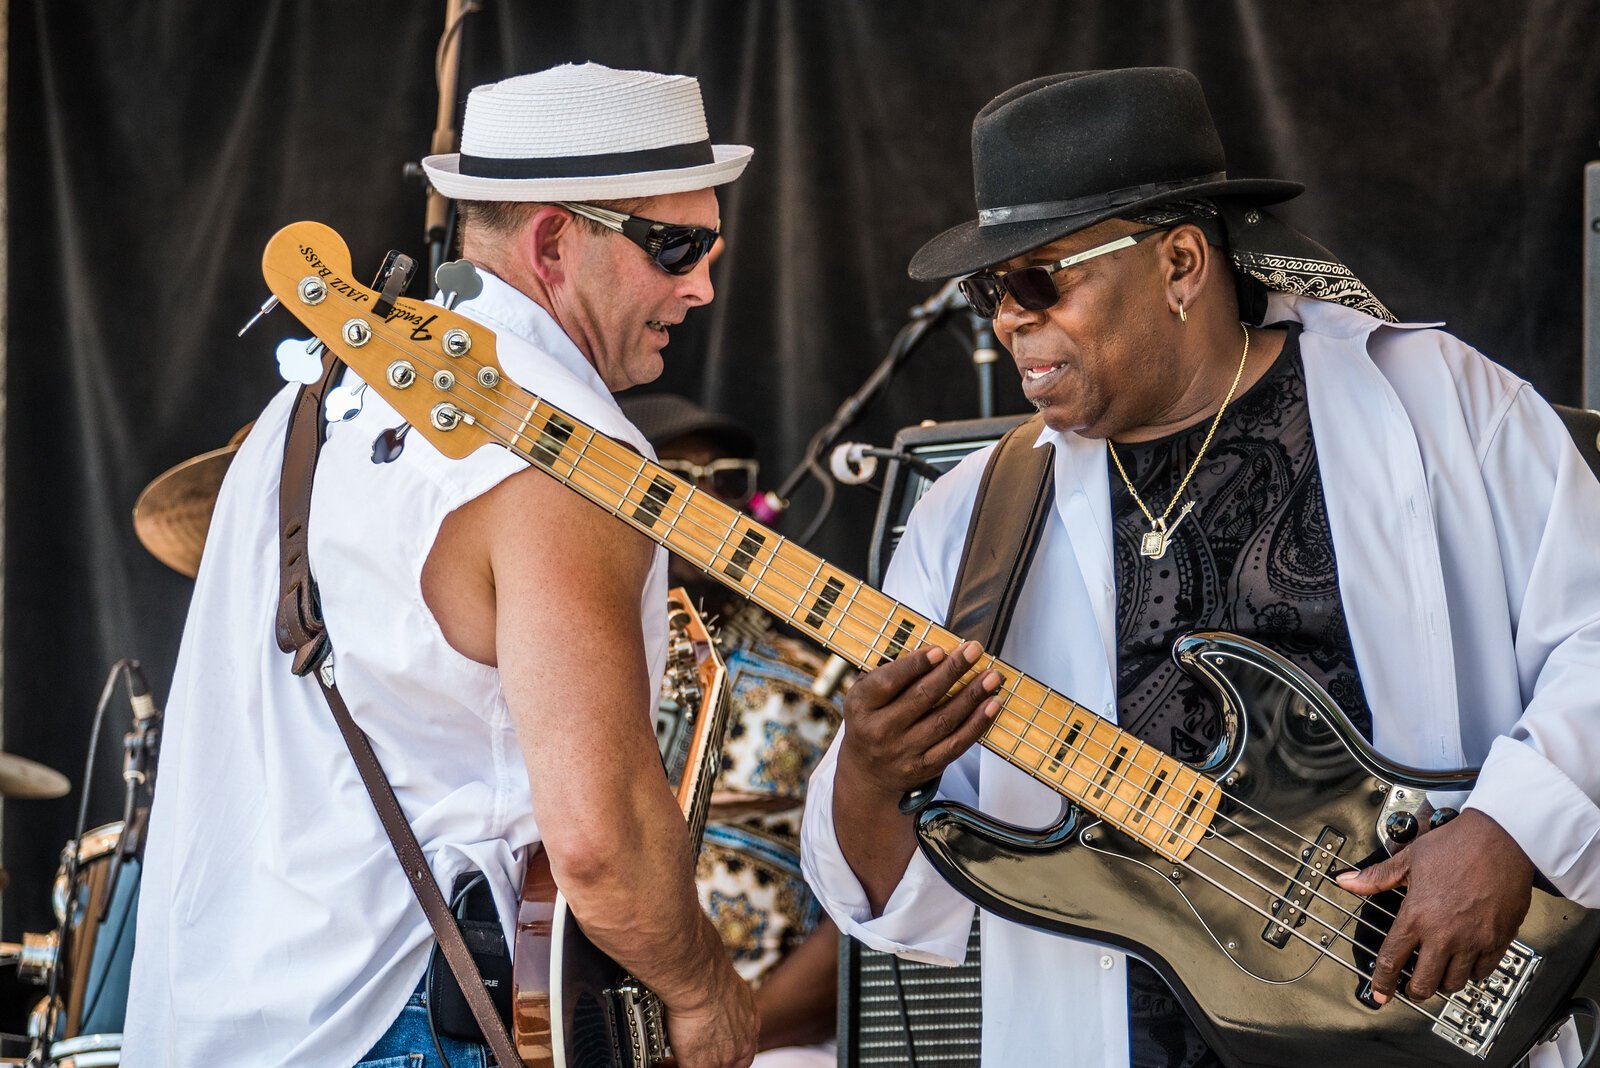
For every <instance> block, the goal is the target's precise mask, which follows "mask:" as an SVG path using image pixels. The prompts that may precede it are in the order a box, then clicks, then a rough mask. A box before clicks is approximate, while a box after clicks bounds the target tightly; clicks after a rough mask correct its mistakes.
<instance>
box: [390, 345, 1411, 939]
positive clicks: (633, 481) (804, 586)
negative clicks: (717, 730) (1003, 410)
mask: <svg viewBox="0 0 1600 1068" xmlns="http://www.w3.org/2000/svg"><path fill="white" fill-rule="evenodd" d="M376 336H378V337H379V338H380V339H381V340H382V341H383V342H384V343H385V344H387V345H389V346H390V347H391V348H396V349H399V350H401V351H407V352H409V351H410V350H408V349H405V348H404V347H403V346H399V345H396V344H395V343H394V342H392V341H391V340H390V339H389V338H388V337H386V336H384V335H382V334H378V335H376ZM413 355H416V354H413ZM417 358H418V359H419V361H420V362H422V363H423V364H424V365H425V366H427V367H428V368H429V370H434V371H437V370H439V369H440V368H439V367H438V366H437V365H434V364H431V363H429V362H428V361H426V360H423V359H421V357H420V356H418V357H417ZM462 362H464V363H467V364H469V365H471V366H474V367H478V368H480V369H481V368H482V367H483V365H482V364H481V363H479V362H478V361H475V360H471V361H462ZM472 380H473V381H476V378H475V376H474V377H473V378H472ZM467 389H468V391H469V392H471V393H473V394H475V395H477V396H479V397H482V398H484V399H486V400H489V399H492V398H493V397H494V395H492V394H490V395H485V394H483V393H481V392H480V391H478V390H477V389H475V388H472V387H471V386H468V387H467ZM530 396H531V395H530ZM533 400H534V405H533V407H534V408H536V407H537V405H538V404H539V403H541V402H540V401H539V399H538V398H537V397H534V398H533ZM497 406H498V407H500V408H501V409H502V410H503V411H513V409H509V408H507V407H506V406H504V405H499V404H497ZM530 410H531V409H530ZM495 422H499V421H498V420H495ZM501 425H502V426H503V425H504V424H503V423H502V424H501ZM524 425H525V423H524ZM585 429H586V430H589V428H587V427H586V428H585ZM590 433H591V441H592V435H593V432H592V431H590ZM520 436H521V434H520V432H518V433H515V434H513V439H515V438H517V437H520ZM502 444H505V443H504V442H502ZM587 445H588V443H585V445H584V446H583V451H584V452H585V454H586V453H587ZM513 451H515V450H514V449H513ZM530 451H531V449H530ZM547 451H548V450H547ZM556 455H558V454H556ZM594 466H596V467H599V466H602V465H601V462H600V460H599V459H598V458H596V459H595V461H594ZM639 466H640V469H639V471H637V472H634V473H633V474H631V475H630V476H628V481H629V486H628V489H636V488H637V480H638V478H639V476H640V475H642V474H644V473H645V472H646V471H647V470H648V469H649V468H648V465H647V464H646V463H644V462H643V461H642V459H641V462H640V465H639ZM578 473H579V472H578V471H577V470H574V472H573V475H574V477H575V476H576V475H577V474H578ZM608 473H610V474H614V472H608ZM596 481H598V480H596ZM653 488H654V487H653V485H652V487H651V489H647V490H645V491H644V492H643V494H642V496H643V497H644V498H646V499H650V500H652V501H653V502H654V503H657V504H659V505H661V506H662V507H663V508H664V507H665V505H666V504H668V503H670V497H669V498H660V497H655V496H653V495H652V493H651V490H653ZM626 496H627V493H626V491H625V492H624V493H623V495H622V500H623V502H625V501H626ZM687 496H688V497H689V499H687V500H686V501H685V504H684V505H683V506H682V507H680V510H679V516H678V517H677V518H676V519H674V520H673V528H674V530H677V529H678V524H679V523H680V522H681V520H682V519H683V517H684V516H685V515H686V514H687V512H688V505H689V504H691V503H693V504H694V505H696V507H697V509H699V510H701V511H704V510H705V508H704V502H703V501H700V500H697V499H694V496H695V495H693V494H692V493H690V494H687ZM729 514H730V515H735V516H736V515H737V513H734V512H733V511H732V510H731V509H729ZM695 525H696V526H699V527H700V528H701V529H702V530H705V531H706V532H707V533H708V534H714V533H715V531H714V530H711V529H708V528H706V527H705V526H704V524H700V523H696V524H695ZM685 534H687V532H685ZM726 540H727V535H724V537H723V539H722V541H723V543H724V545H725V543H726ZM694 544H695V545H696V546H697V547H698V548H700V549H702V550H704V549H705V548H707V546H706V545H705V544H704V543H702V542H699V541H698V540H695V541H694ZM719 556H720V549H719V550H717V551H714V552H713V553H712V560H713V561H715V560H716V559H717V558H718V557H719ZM780 559H781V558H779V557H778V556H777V554H776V551H775V552H774V556H773V559H772V560H769V564H771V563H773V562H778V561H780ZM822 563H823V562H822V561H820V560H819V569H818V570H819V571H820V567H821V565H822ZM702 569H703V570H705V571H706V572H707V573H708V574H709V573H710V570H711V569H710V567H709V566H705V565H702ZM815 577H816V576H815V575H812V576H809V577H808V578H807V579H806V581H805V582H804V583H801V582H800V581H799V580H797V579H792V580H791V581H793V582H794V584H795V585H796V586H797V587H799V588H801V590H802V593H806V592H809V587H810V584H811V583H812V582H814V581H815ZM862 585H863V584H859V583H858V585H857V589H856V591H852V600H853V599H854V595H855V593H857V592H859V589H860V588H861V586H862ZM869 588H870V587H869ZM774 592H776V591H774ZM801 607H803V601H797V603H796V608H795V611H794V613H785V614H786V615H787V616H788V618H789V619H790V620H791V622H793V621H794V615H795V614H798V612H799V610H800V608H801ZM892 615H893V613H891V615H890V616H889V617H886V618H885V620H884V625H885V627H886V625H887V622H888V619H889V618H892ZM844 618H845V619H849V618H854V617H852V616H850V615H849V614H848V612H847V613H846V615H845V617H844ZM842 622H843V620H841V623H842ZM864 622H866V623H867V625H869V626H870V621H864ZM840 628H841V624H835V625H834V632H835V634H837V633H838V631H839V630H840ZM883 629H884V627H880V628H879V634H880V635H881V632H882V630H883ZM852 637H854V636H852ZM856 640H861V639H859V638H857V639H856ZM875 644H876V642H875V641H873V642H863V645H864V646H866V648H867V651H868V652H871V651H872V649H873V647H874V646H875ZM996 665H999V666H1001V667H1005V666H1006V665H1004V664H1003V663H1001V662H1000V661H998V659H995V658H991V659H990V662H989V663H988V664H984V665H975V666H974V668H973V669H972V672H971V674H972V675H973V676H974V677H976V676H978V675H979V674H981V673H982V672H986V671H987V670H990V669H991V668H992V667H994V666H996ZM1016 674H1019V673H1014V675H1016ZM959 688H960V687H957V689H956V690H953V691H952V692H958V691H959ZM1012 691H1013V692H1012V695H1011V696H1012V697H1013V698H1020V695H1019V694H1018V693H1017V692H1016V687H1013V688H1012ZM1004 703H1009V702H1004ZM1019 703H1021V704H1023V705H1024V706H1026V707H1031V708H1032V709H1033V710H1034V712H1035V715H1034V716H1033V717H1032V718H1030V722H1029V725H1030V726H1032V725H1034V724H1036V723H1037V718H1038V717H1037V714H1038V713H1039V712H1044V711H1046V708H1045V706H1044V705H1041V704H1039V703H1036V702H1030V701H1028V700H1027V699H1026V698H1020V702H1019ZM1078 707H1081V706H1078ZM1013 711H1015V710H1014V709H1013ZM1085 711H1087V710H1085ZM1090 714H1091V715H1092V714H1093V713H1090ZM1048 718H1049V719H1050V720H1053V721H1054V722H1055V724H1056V726H1058V727H1061V726H1065V721H1063V720H1060V719H1059V718H1057V717H1055V716H1054V715H1053V714H1051V715H1050V716H1049V717H1048ZM1106 722H1109V721H1106ZM1006 732H1007V733H1009V734H1012V735H1015V731H1012V730H1010V729H1009V728H1006ZM1088 740H1093V739H1092V734H1091V738H1090V739H1086V741H1088ZM1102 744H1104V743H1102ZM1030 746H1031V743H1030ZM1031 747H1032V748H1035V749H1037V748H1038V747H1037V746H1031ZM1013 752H1014V748H1013ZM1106 752H1107V754H1108V755H1109V753H1110V748H1109V745H1108V746H1107V749H1106ZM1091 759H1092V758H1091ZM1094 762H1095V763H1097V764H1098V765H1099V766H1100V767H1101V768H1103V769H1104V768H1105V765H1104V763H1103V762H1101V761H1094ZM1136 765H1137V762H1136V761H1135V766H1136ZM1105 770H1108V771H1109V770H1110V769H1105ZM1113 774H1114V775H1115V773H1113ZM1115 777H1116V778H1117V779H1118V781H1119V782H1121V783H1124V784H1127V785H1130V786H1131V785H1132V783H1131V780H1130V779H1129V778H1128V777H1127V776H1126V775H1115ZM1085 779H1086V781H1087V777H1085ZM1043 781H1045V782H1047V783H1050V780H1049V779H1044V780H1043ZM1197 781H1198V777H1197ZM1050 785H1052V786H1055V785H1057V784H1055V783H1050ZM1134 789H1135V790H1140V789H1141V788H1139V787H1134ZM1113 798H1114V799H1118V798H1116V795H1115V791H1114V789H1113ZM1154 800H1156V801H1157V803H1158V804H1159V805H1161V806H1162V807H1163V808H1171V809H1173V810H1174V811H1176V805H1175V804H1173V803H1172V802H1169V801H1167V800H1165V799H1164V798H1160V797H1155V798H1154ZM1234 801H1235V803H1237V804H1239V805H1240V806H1241V807H1243V808H1246V809H1248V810H1250V811H1252V812H1256V814H1258V815H1260V816H1262V818H1263V819H1265V820H1267V821H1268V822H1271V823H1273V824H1274V825H1276V826H1278V827H1279V828H1280V829H1282V830H1284V831H1285V832H1286V833H1288V834H1289V835H1290V836H1291V837H1298V838H1300V840H1301V842H1303V843H1305V844H1306V845H1308V846H1310V847H1311V848H1312V849H1313V850H1316V849H1317V848H1318V847H1317V846H1316V844H1315V843H1313V842H1311V841H1310V840H1309V839H1305V838H1304V837H1302V836H1299V835H1297V834H1296V833H1295V832H1294V831H1292V830H1291V829H1289V828H1286V827H1283V825H1282V824H1281V823H1279V822H1278V821H1277V820H1275V819H1273V818H1272V817H1271V816H1270V815H1268V814H1266V813H1260V812H1257V811H1256V810H1255V809H1254V808H1253V807H1252V806H1250V805H1248V803H1246V802H1243V801H1240V800H1239V799H1234ZM1124 803H1125V804H1127V802H1126V801H1125V800H1124ZM1085 807H1090V806H1088V805H1087V804H1086V806H1085ZM1129 807H1130V808H1131V807H1132V806H1131V805H1130V806H1129ZM1091 810H1092V809H1091ZM1213 815H1214V818H1220V819H1223V820H1226V821H1227V822H1228V823H1230V824H1232V825H1233V826H1235V827H1236V828H1238V829H1239V830H1240V831H1241V832H1242V833H1244V834H1246V835H1248V836H1250V837H1252V838H1255V839H1257V840H1258V841H1260V842H1261V843H1262V844H1263V845H1265V846H1267V847H1269V848H1271V849H1273V850H1276V851H1277V852H1279V853H1281V854H1283V855H1284V856H1285V857H1286V858H1288V859H1290V860H1291V861H1295V860H1296V858H1295V855H1294V854H1293V853H1292V852H1291V851H1290V850H1287V849H1284V848H1283V847H1282V846H1280V845H1278V843H1276V842H1273V841H1272V840H1271V839H1268V838H1266V837H1265V836H1263V835H1261V834H1259V833H1257V832H1255V831H1254V830H1253V829H1251V828H1248V827H1245V826H1243V825H1242V824H1239V823H1238V822H1237V821H1234V820H1232V819H1231V818H1229V817H1227V816H1226V815H1223V814H1221V813H1214V814H1213ZM1106 818H1108V819H1110V818H1111V817H1110V816H1109V814H1106ZM1113 822H1114V821H1113ZM1158 822H1159V821H1158ZM1224 840H1225V841H1228V844H1229V845H1230V846H1231V847H1233V848H1234V849H1236V850H1238V851H1239V852H1240V853H1241V854H1242V855H1243V856H1245V857H1248V858H1249V859H1251V860H1252V861H1255V862H1256V863H1259V864H1261V865H1262V866H1264V867H1267V868H1268V869H1269V870H1272V871H1273V872H1274V873H1275V874H1278V875H1280V876H1282V875H1283V873H1282V872H1281V871H1280V870H1279V869H1276V868H1272V867H1271V865H1270V864H1268V863H1267V862H1266V861H1265V860H1263V859H1262V858H1260V857H1257V856H1255V855H1254V854H1252V853H1251V852H1250V851H1249V850H1246V849H1244V848H1243V847H1242V846H1241V845H1239V844H1238V843H1236V842H1234V841H1232V840H1228V839H1224ZM1219 862H1220V861H1219ZM1285 877H1286V878H1288V879H1289V881H1290V884H1291V886H1300V887H1301V888H1302V889H1306V890H1307V891H1309V892H1311V893H1312V894H1314V895H1315V896H1316V897H1317V898H1318V899H1319V900H1322V901H1324V902H1325V903H1327V904H1329V905H1331V906H1332V907H1333V908H1335V909H1336V910H1338V911H1341V912H1343V913H1344V914H1345V915H1347V916H1350V917H1352V918H1356V919H1357V920H1358V922H1367V921H1364V920H1361V919H1360V918H1359V917H1356V916H1355V914H1353V913H1350V912H1349V911H1348V910H1346V909H1343V908H1342V907H1341V906H1340V905H1339V904H1338V903H1337V902H1334V901H1333V900H1332V899H1330V898H1328V897H1326V895H1324V894H1322V893H1320V892H1319V891H1317V890H1316V889H1315V888H1313V887H1311V886H1309V885H1308V884H1306V883H1302V882H1300V881H1299V880H1298V879H1296V878H1295V877H1293V876H1285ZM1378 911H1379V912H1381V913H1383V914H1384V915H1386V916H1388V917H1389V918H1390V919H1393V918H1394V916H1393V914H1390V913H1388V912H1387V910H1382V909H1379V910H1378ZM1367 925H1368V926H1369V927H1372V926H1373V925H1372V924H1371V923H1370V922H1368V924H1367ZM1374 929H1376V928H1374Z"/></svg>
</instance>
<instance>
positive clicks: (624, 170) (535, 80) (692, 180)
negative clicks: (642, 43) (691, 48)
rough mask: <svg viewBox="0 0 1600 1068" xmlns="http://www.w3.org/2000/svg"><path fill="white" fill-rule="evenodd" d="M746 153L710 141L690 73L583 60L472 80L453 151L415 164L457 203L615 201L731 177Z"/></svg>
mask: <svg viewBox="0 0 1600 1068" xmlns="http://www.w3.org/2000/svg"><path fill="white" fill-rule="evenodd" d="M752 151H753V150H752V149H750V148H748V147H746V146H744V145H713V144H712V143H711V140H710V137H709V135H708V134H707V132H706V113H705V107H704V106H703V105H702V104H701V102H700V83H699V82H698V81H697V80H695V79H694V78H690V77H687V76H685V75H681V74H653V73H651V72H650V71H642V70H613V69H611V68H610V67H603V66H601V65H600V64H598V63H584V64H582V65H576V64H567V65H565V66H560V67H552V68H551V69H550V70H545V71H540V72H538V73H537V74H523V75H519V76H518V77H515V78H507V79H506V80H505V81H503V82H495V83H494V84H492V85H480V86H478V87H477V88H476V89H474V90H472V92H470V93H468V94H467V113H466V117H465V119H463V120H462V123H461V151H460V152H452V153H449V154H447V155H439V156H429V157H427V158H426V159H424V160H423V161H422V167H423V170H425V171H426V172H427V174H428V180H429V181H430V182H432V183H433V187H434V188H435V189H437V190H438V191H439V192H440V193H442V194H444V195H445V196H447V197H452V198H454V199H456V200H551V201H555V200H615V199H619V198H623V197H647V196H659V195H662V194H665V193H683V192H687V191H689V190H691V189H706V188H709V187H710V186H714V185H722V184H723V183H724V182H731V181H733V180H734V179H735V178H737V177H739V175H740V173H741V172H742V171H743V170H744V168H745V164H747V163H749V162H750V156H751V153H752Z"/></svg>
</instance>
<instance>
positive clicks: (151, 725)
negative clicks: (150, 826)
mask: <svg viewBox="0 0 1600 1068" xmlns="http://www.w3.org/2000/svg"><path fill="white" fill-rule="evenodd" d="M128 704H129V705H131V706H132V707H133V724H132V729H131V730H129V731H128V733H127V734H125V735H123V737H122V778H123V781H124V782H126V783H127V784H128V791H129V796H128V800H129V802H130V804H131V802H132V799H133V791H134V790H135V788H137V787H139V786H147V785H149V782H150V779H151V776H152V773H153V771H154V764H155V751H156V747H157V745H159V744H160V739H161V727H160V722H161V709H159V708H157V707H156V701H155V698H154V697H152V696H151V694H150V683H149V681H148V680H147V679H146V678H145V677H144V670H143V669H142V668H141V667H140V666H139V662H138V661H137V660H130V661H129V662H128Z"/></svg>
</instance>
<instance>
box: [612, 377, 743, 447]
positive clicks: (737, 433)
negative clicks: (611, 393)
mask: <svg viewBox="0 0 1600 1068" xmlns="http://www.w3.org/2000/svg"><path fill="white" fill-rule="evenodd" d="M617 405H618V406H619V407H620V408H621V409H622V414H623V415H625V416H627V417H628V422H630V423H632V424H633V425H634V426H636V427H638V428H639V433H641V434H643V435H644V436H645V439H646V440H647V441H649V442H650V444H651V445H652V446H654V447H655V448H657V449H659V448H661V446H663V445H665V444H666V443H667V442H669V441H672V440H674V439H675V438H681V437H683V436H684V435H685V434H705V435H707V436H708V437H710V438H711V439H712V440H714V441H716V442H717V443H718V444H720V445H721V446H722V447H723V448H724V449H726V450H727V451H728V455H729V456H740V457H746V456H754V455H755V454H756V438H755V435H754V434H752V433H750V431H748V430H746V429H745V428H744V427H743V426H741V425H740V424H738V423H736V422H734V421H733V420H732V419H728V418H725V417H724V416H720V415H715V414H713V413H711V412H708V411H706V410H705V409H704V408H702V407H700V406H699V405H698V404H696V403H695V402H694V401H692V400H690V399H689V398H688V397H680V396H679V395H678V394H676V393H640V394H633V395H629V396H626V397H618V398H617Z"/></svg>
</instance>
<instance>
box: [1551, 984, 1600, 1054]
mask: <svg viewBox="0 0 1600 1068" xmlns="http://www.w3.org/2000/svg"><path fill="white" fill-rule="evenodd" d="M1565 1011H1566V1012H1567V1014H1568V1015H1569V1016H1571V1017H1572V1018H1573V1019H1574V1020H1576V1018H1577V1017H1579V1016H1587V1017H1588V1018H1589V1023H1590V1025H1591V1028H1592V1029H1593V1032H1594V1033H1593V1034H1592V1035H1590V1036H1589V1046H1588V1048H1587V1049H1585V1050H1584V1052H1583V1060H1581V1061H1579V1062H1578V1064H1577V1068H1590V1066H1591V1065H1593V1064H1594V1063H1595V1053H1596V1052H1597V1051H1600V1005H1596V1004H1595V1001H1594V999H1593V998H1587V997H1576V998H1573V999H1572V1000H1571V1001H1569V1002H1567V1007H1566V1010H1565ZM1558 1030H1559V1028H1558ZM1552 1037H1553V1036H1552Z"/></svg>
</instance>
